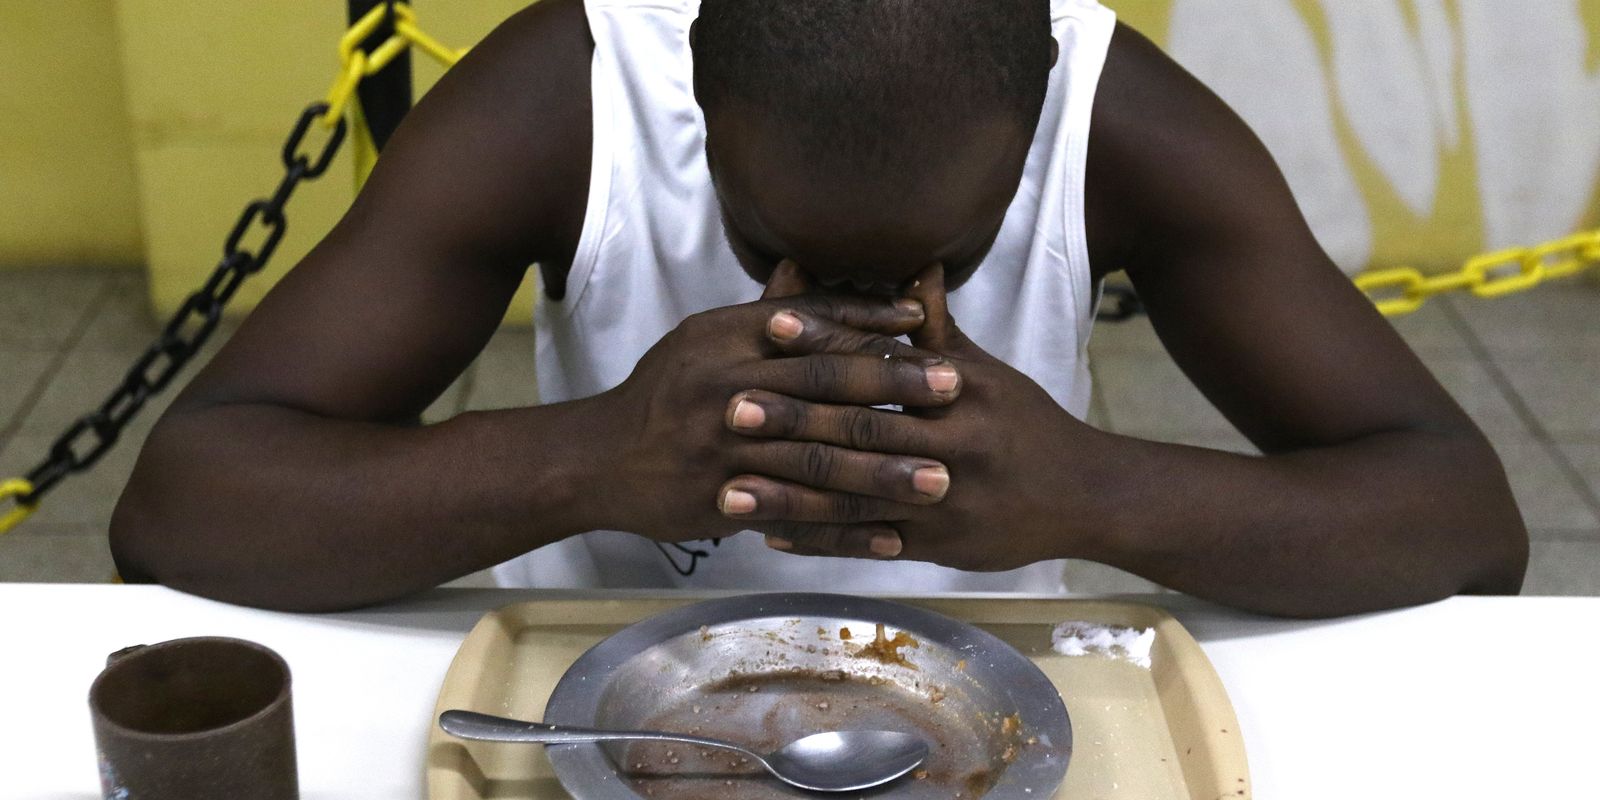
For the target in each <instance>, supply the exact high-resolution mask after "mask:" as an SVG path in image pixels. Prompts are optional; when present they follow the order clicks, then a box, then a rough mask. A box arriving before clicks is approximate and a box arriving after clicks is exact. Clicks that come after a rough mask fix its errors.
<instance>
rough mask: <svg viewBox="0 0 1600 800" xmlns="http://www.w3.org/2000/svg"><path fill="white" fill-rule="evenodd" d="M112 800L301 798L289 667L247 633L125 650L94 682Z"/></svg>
mask: <svg viewBox="0 0 1600 800" xmlns="http://www.w3.org/2000/svg"><path fill="white" fill-rule="evenodd" d="M89 710H90V712H91V713H92V714H93V716H94V738H95V745H96V748H97V749H98V751H99V756H100V789H101V792H102V793H103V794H104V796H105V798H106V800H202V798H203V799H204V800H217V799H218V798H228V799H229V800H298V798H299V796H300V788H299V779H298V776H297V774H296V771H295V755H294V712H293V709H292V708H291V707H290V703H289V665H288V664H286V663H284V660H283V658H282V657H280V656H279V655H278V654H277V653H274V652H273V651H272V650H270V649H268V648H266V647H263V646H262V645H259V644H256V643H254V642H247V641H244V640H242V639H227V638H221V637H202V638H195V639H174V640H173V641H170V642H162V643H161V644H154V645H140V646H137V647H130V648H127V649H124V650H119V651H117V652H116V653H113V654H111V656H110V658H108V659H106V668H105V670H104V671H103V672H101V673H100V677H98V678H96V679H95V681H94V685H93V686H92V687H90V689H89Z"/></svg>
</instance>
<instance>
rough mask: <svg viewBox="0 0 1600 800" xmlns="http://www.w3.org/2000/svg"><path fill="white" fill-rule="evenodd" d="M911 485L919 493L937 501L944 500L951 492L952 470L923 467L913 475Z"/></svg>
mask: <svg viewBox="0 0 1600 800" xmlns="http://www.w3.org/2000/svg"><path fill="white" fill-rule="evenodd" d="M911 485H912V486H913V487H915V488H916V490H917V491H919V492H921V493H923V494H925V495H927V496H929V497H932V498H934V499H937V500H943V499H944V496H945V493H946V492H949V491H950V470H947V469H945V468H944V467H923V468H922V469H919V470H917V471H916V472H913V473H911Z"/></svg>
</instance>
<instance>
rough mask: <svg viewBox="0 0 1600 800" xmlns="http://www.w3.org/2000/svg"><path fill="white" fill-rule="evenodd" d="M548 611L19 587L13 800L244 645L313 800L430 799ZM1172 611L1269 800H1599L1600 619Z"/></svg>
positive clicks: (1536, 611)
mask: <svg viewBox="0 0 1600 800" xmlns="http://www.w3.org/2000/svg"><path fill="white" fill-rule="evenodd" d="M536 596H539V595H538V593H535V592H511V591H496V590H469V589H461V590H439V591H436V592H433V593H430V594H428V595H426V596H424V597H422V598H419V599H417V600H413V601H410V602H406V603H402V604H399V605H395V606H391V607H386V608H382V609H377V610H372V611H364V612H360V613H353V614H337V615H328V616H299V615H292V614H279V613H272V612H265V611H255V610H250V609H244V608H236V607H232V606H227V605H223V604H220V603H213V602H210V601H206V600H201V599H197V598H194V597H190V596H187V595H183V594H179V593H177V592H173V591H169V590H166V589H161V588H155V587H133V586H61V585H53V586H44V585H23V584H9V585H6V584H0V798H3V800H20V799H21V798H26V799H27V800H92V799H93V798H98V797H99V794H98V785H97V782H96V780H97V779H96V777H95V769H94V763H95V758H94V745H93V737H92V734H91V729H90V725H89V715H88V710H87V705H86V696H87V693H88V688H89V684H90V682H91V681H92V680H93V678H94V676H95V675H96V673H98V672H99V670H100V668H101V667H102V666H103V664H104V661H105V656H106V654H107V653H110V652H112V651H114V650H117V649H119V648H121V647H124V646H126V645H130V644H142V643H151V642H157V641H162V640H166V639H173V638H178V637H182V636H197V635H227V636H237V637H241V638H245V639H252V640H254V641H258V642H261V643H263V644H266V645H268V646H270V647H272V648H273V649H275V650H277V651H278V652H279V653H281V654H283V656H284V658H285V659H287V660H288V662H289V665H290V668H291V669H292V670H293V672H294V704H295V720H296V735H297V738H298V747H299V757H300V776H301V786H302V795H303V797H304V798H305V800H336V799H337V800H358V799H362V800H364V799H365V798H371V799H372V800H406V799H408V798H417V799H418V800H421V798H423V782H422V765H423V751H424V742H425V740H426V735H427V729H428V726H429V724H430V723H431V720H430V718H431V716H432V711H433V703H434V699H435V696H436V694H437V692H438V689H439V685H440V683H441V681H442V680H443V677H444V673H445V670H446V668H447V667H448V666H449V663H450V659H451V657H452V656H453V655H454V653H455V650H456V647H457V645H458V644H459V643H460V642H461V640H462V638H463V637H464V636H465V635H466V633H467V631H468V630H469V629H470V628H471V627H472V625H473V623H474V622H476V621H477V619H478V618H479V617H480V616H481V615H482V614H483V613H484V612H485V611H488V610H490V609H493V608H496V607H498V606H501V605H505V604H507V603H512V602H516V601H518V600H523V599H528V598H530V597H536ZM1157 601H1158V602H1161V603H1162V604H1163V605H1166V606H1167V607H1169V608H1170V609H1172V610H1173V612H1174V613H1175V614H1176V615H1177V616H1178V617H1179V619H1181V620H1182V621H1183V623H1184V624H1185V625H1186V626H1188V628H1189V630H1190V631H1192V632H1193V633H1194V635H1195V637H1196V638H1198V639H1199V640H1200V643H1201V644H1202V645H1203V646H1204V647H1205V650H1206V653H1207V654H1208V655H1209V656H1210V657H1211V660H1212V662H1213V663H1214V664H1215V665H1216V668H1217V671H1218V672H1219V673H1220V674H1221V675H1222V679H1223V682H1224V683H1226V684H1227V688H1228V692H1229V694H1230V695H1231V696H1232V698H1233V704H1234V707H1235V708H1236V709H1237V711H1238V714H1239V721H1240V724H1241V725H1242V727H1243V729H1244V737H1245V742H1246V746H1247V749H1248V752H1249V757H1250V767H1251V773H1252V775H1253V778H1254V781H1255V789H1256V795H1257V796H1258V797H1261V798H1270V799H1272V800H1276V799H1277V798H1285V799H1290V798H1292V799H1293V800H1313V799H1314V798H1339V799H1340V800H1348V799H1349V798H1380V797H1381V798H1405V799H1406V800H1415V799H1417V798H1434V797H1439V798H1446V797H1447V798H1495V800H1503V799H1504V798H1511V797H1526V798H1551V799H1554V798H1596V797H1600V783H1597V782H1596V779H1595V774H1594V763H1595V761H1596V760H1597V759H1600V598H1596V599H1588V598H1574V599H1534V598H1510V599H1506V598H1497V599H1487V598H1457V599H1453V600H1448V601H1445V602H1443V603H1438V604H1435V605H1431V606H1425V607H1422V608H1416V609H1410V610H1406V611H1399V612H1392V613H1387V614H1379V615H1374V616H1367V617H1362V618H1357V619H1348V620H1338V621H1333V622H1286V621H1280V620H1267V619H1261V618H1257V617H1251V616H1248V615H1244V614H1238V613H1235V612H1232V611H1227V610H1223V609H1218V608H1215V607H1212V606H1206V605H1202V604H1198V603H1194V602H1193V601H1188V600H1185V599H1179V598H1171V597H1168V598H1165V599H1161V598H1157Z"/></svg>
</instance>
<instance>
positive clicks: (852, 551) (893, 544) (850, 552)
mask: <svg viewBox="0 0 1600 800" xmlns="http://www.w3.org/2000/svg"><path fill="white" fill-rule="evenodd" d="M863 533H864V531H861V530H860V529H855V530H852V531H851V532H850V535H849V536H848V538H846V539H843V540H842V541H841V542H840V543H839V544H838V545H834V546H829V547H817V546H815V545H810V544H799V543H797V542H795V541H792V540H790V539H786V538H784V537H782V536H777V535H773V534H766V541H767V546H768V547H770V548H772V549H774V550H778V551H780V552H784V553H788V554H790V555H795V556H831V557H833V558H871V559H877V560H886V559H891V558H894V557H895V556H897V555H899V554H900V551H901V549H902V548H901V545H900V534H898V533H896V532H895V531H894V529H893V528H888V529H887V530H886V531H885V532H883V533H876V534H872V535H870V536H864V535H863Z"/></svg>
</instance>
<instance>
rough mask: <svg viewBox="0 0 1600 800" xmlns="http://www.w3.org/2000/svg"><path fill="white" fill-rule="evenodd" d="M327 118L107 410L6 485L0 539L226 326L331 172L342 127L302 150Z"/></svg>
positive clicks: (250, 212)
mask: <svg viewBox="0 0 1600 800" xmlns="http://www.w3.org/2000/svg"><path fill="white" fill-rule="evenodd" d="M327 111H328V106H327V104H325V103H313V104H311V105H310V106H307V107H306V109H305V110H304V111H302V112H300V116H299V118H298V119H297V120H295V124H294V128H293V129H291V131H290V133H289V138H288V139H287V140H286V141H285V142H284V145H283V152H282V158H283V171H284V174H283V180H282V181H280V182H279V183H278V187H277V188H276V189H275V190H274V191H273V193H272V195H271V196H270V197H267V198H264V199H258V200H254V201H252V202H251V203H250V204H249V205H247V206H245V209H244V211H243V213H241V214H240V215H239V219H238V221H237V222H235V223H234V225H233V228H232V229H231V230H230V231H229V232H228V237H227V239H226V240H224V243H223V246H222V260H221V262H220V263H218V265H217V268H216V270H215V271H213V272H212V273H211V277H210V278H208V279H207V280H206V282H205V284H204V285H202V286H201V287H200V288H199V289H197V290H196V291H195V292H194V293H193V294H190V295H189V296H188V297H187V298H185V299H184V301H183V304H182V305H181V306H179V308H178V311H177V313H175V314H174V315H173V316H172V318H171V319H170V320H168V321H167V324H166V325H165V326H164V327H163V328H162V329H161V333H160V335H158V336H157V337H156V340H155V341H154V342H152V343H151V344H150V346H149V347H148V348H146V349H145V352H144V354H143V355H141V356H140V357H139V359H138V360H137V361H135V362H134V363H133V366H132V367H131V368H129V370H128V373H127V375H126V376H124V377H123V379H122V382H121V383H120V384H118V385H117V388H116V390H115V391H113V392H112V393H111V395H110V396H109V397H107V398H106V400H105V402H104V403H101V404H100V407H99V408H97V409H96V410H94V411H93V412H91V413H89V414H86V415H84V416H82V417H80V418H79V419H78V420H77V421H76V422H74V423H72V426H71V427H69V428H67V430H66V432H65V433H63V434H61V436H59V437H57V439H56V440H55V442H54V443H52V444H51V446H50V452H49V456H48V457H47V458H46V459H45V460H44V462H43V463H41V464H39V465H38V466H37V467H34V468H33V470H31V471H30V472H28V474H27V477H26V478H25V479H23V480H13V481H7V482H5V483H4V484H0V501H5V500H8V499H9V500H11V501H12V502H13V503H15V505H16V508H14V509H13V510H12V511H11V512H9V513H7V514H5V515H4V516H0V533H5V532H6V531H7V530H9V529H10V528H12V527H14V526H15V525H17V524H18V523H20V522H22V520H23V519H25V518H26V517H27V516H28V515H29V514H30V513H32V512H33V510H34V509H35V508H37V507H38V505H39V499H40V498H41V497H43V496H44V495H45V493H47V492H49V491H50V490H51V489H52V488H54V487H55V485H56V484H58V483H60V482H61V480H62V479H63V478H66V477H67V476H68V475H71V474H73V473H77V472H82V471H84V470H86V469H89V468H90V467H92V466H94V465H95V463H96V462H98V461H99V460H100V459H101V458H102V457H103V456H105V454H106V452H107V451H108V450H110V449H111V448H112V447H113V446H115V445H116V443H117V440H118V439H119V438H121V436H122V430H123V429H124V428H125V427H127V425H128V423H129V422H131V421H132V420H133V418H134V417H135V416H136V415H137V414H138V413H139V410H140V409H142V408H144V405H145V403H146V402H148V401H149V399H150V398H151V397H153V396H155V395H156V394H158V393H160V392H161V391H162V390H163V389H166V388H167V387H168V386H169V385H171V383H172V381H173V379H174V378H175V377H177V375H178V373H179V372H181V371H182V370H183V368H184V367H185V366H186V365H187V364H188V363H189V361H190V360H191V359H193V358H194V357H195V355H196V354H198V353H199V352H200V349H201V348H202V347H204V346H205V343H206V341H207V340H208V339H210V338H211V334H212V333H214V332H215V331H216V329H217V325H218V324H220V323H221V322H222V314H223V311H224V309H226V308H227V305H228V301H229V300H231V299H232V298H233V295H234V293H235V292H237V291H238V290H239V286H240V284H242V283H244V281H245V279H246V278H249V277H250V276H251V275H254V274H256V273H258V272H260V271H261V270H262V268H264V267H265V266H266V265H267V262H268V261H269V260H271V258H272V254H273V253H274V252H275V251H276V250H277V249H278V245H279V244H280V243H281V242H282V241H283V236H284V233H285V232H286V231H287V230H288V224H289V223H288V218H287V217H286V216H285V215H284V205H285V204H287V203H288V202H289V198H290V197H292V196H293V195H294V191H295V189H296V187H298V186H299V185H300V183H301V182H302V181H306V180H312V179H315V178H317V177H319V176H321V175H322V173H324V172H326V171H327V169H328V166H329V165H330V164H331V163H333V157H334V155H335V154H336V153H338V151H339V145H340V143H342V142H343V141H344V136H345V130H346V127H345V122H344V120H343V119H340V120H339V121H338V124H337V125H335V126H334V127H333V131H332V133H331V134H330V135H329V136H328V140H327V141H326V142H325V143H323V145H322V149H321V150H320V151H319V152H318V153H317V154H316V160H315V161H313V160H312V156H311V155H310V154H308V153H307V152H305V151H303V150H302V149H301V148H302V146H304V145H305V143H306V142H305V139H306V135H307V134H308V133H309V132H310V130H311V123H312V122H313V121H315V120H317V119H319V118H321V117H322V116H323V115H325V114H326V113H327ZM255 230H260V231H262V234H261V235H262V237H264V238H262V239H261V242H260V244H258V245H256V247H255V249H253V250H252V249H250V248H248V247H246V246H245V244H244V242H245V239H246V238H247V235H248V234H251V233H252V231H255Z"/></svg>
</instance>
